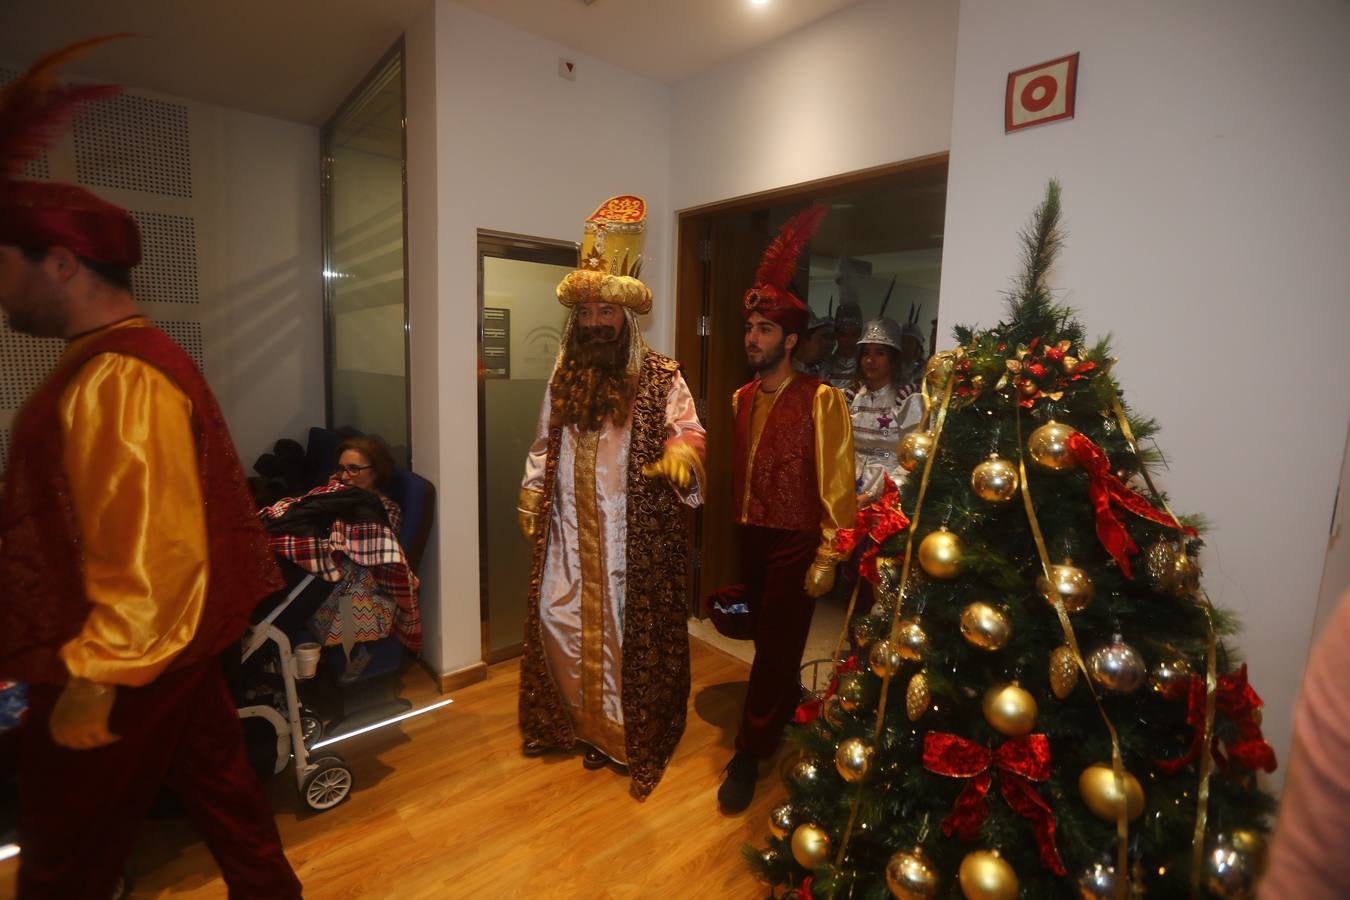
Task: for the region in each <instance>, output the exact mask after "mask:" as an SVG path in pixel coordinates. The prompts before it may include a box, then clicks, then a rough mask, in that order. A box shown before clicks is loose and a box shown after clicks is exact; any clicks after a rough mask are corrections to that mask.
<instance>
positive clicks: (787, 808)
mask: <svg viewBox="0 0 1350 900" xmlns="http://www.w3.org/2000/svg"><path fill="white" fill-rule="evenodd" d="M796 828H797V807H795V806H793V805H792V804H791V803H782V804H780V805H778V806H775V807H774V808H773V809H772V810H770V811H769V833H770V834H772V835H773V836H774V837H776V838H778V839H779V840H780V841H782V840H787V837H788V835H790V834H792V832H793V831H794V830H795V829H796Z"/></svg>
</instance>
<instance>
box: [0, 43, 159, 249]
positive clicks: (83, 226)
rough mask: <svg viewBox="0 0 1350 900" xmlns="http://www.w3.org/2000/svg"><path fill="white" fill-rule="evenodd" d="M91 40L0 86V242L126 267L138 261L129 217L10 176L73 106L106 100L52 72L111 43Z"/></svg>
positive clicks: (66, 190) (69, 188)
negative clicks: (50, 249)
mask: <svg viewBox="0 0 1350 900" xmlns="http://www.w3.org/2000/svg"><path fill="white" fill-rule="evenodd" d="M111 39H112V37H101V38H94V39H92V40H88V41H81V42H80V43H78V44H72V45H71V46H69V47H66V48H64V49H62V50H58V51H56V52H55V53H50V54H48V55H47V56H44V57H42V58H41V59H39V60H38V61H37V62H35V63H33V65H32V66H30V67H29V69H28V71H27V72H25V73H24V74H23V75H21V76H20V77H19V78H18V80H16V81H14V82H12V83H10V84H9V85H7V86H6V87H4V88H2V89H0V244H12V245H14V246H17V247H31V248H33V249H38V250H42V249H46V248H47V247H53V246H60V247H65V248H67V249H69V250H70V251H71V252H72V253H76V254H78V255H80V256H82V257H84V258H85V259H89V260H93V261H94V262H100V263H107V264H109V265H115V266H126V267H128V268H130V267H131V266H134V265H136V264H137V263H139V262H140V261H141V234H140V229H139V228H138V227H137V226H136V220H135V219H133V218H132V217H131V215H130V214H129V213H128V212H127V211H126V210H124V209H122V208H121V207H119V206H116V205H114V204H112V203H109V202H108V201H106V200H103V199H100V198H99V197H97V196H95V195H94V194H92V193H90V192H89V191H87V190H85V189H84V188H82V187H77V186H76V185H72V184H60V183H57V182H51V181H31V180H24V179H20V178H16V177H15V176H16V175H18V173H19V171H20V170H21V169H22V168H23V166H24V164H25V163H27V162H29V161H30V160H33V159H36V158H37V157H39V156H41V155H42V153H43V151H44V150H45V149H46V148H47V145H48V144H49V143H50V142H51V140H52V138H53V137H55V135H56V133H57V131H58V130H59V129H60V128H61V127H62V126H64V125H65V123H66V121H67V120H68V119H69V118H70V116H71V115H72V114H73V113H74V111H75V108H76V107H77V106H78V105H79V104H81V103H84V102H86V101H89V100H99V99H104V98H107V97H112V96H114V95H115V94H117V93H118V92H119V91H120V90H121V89H120V88H118V87H115V86H109V85H63V84H60V83H59V82H57V80H56V73H57V70H58V69H60V67H61V66H62V65H63V64H65V63H66V62H68V61H70V59H72V58H73V57H75V56H77V55H79V54H80V53H82V52H84V51H85V50H87V49H89V48H90V47H93V46H96V45H98V44H101V43H103V42H105V41H108V40H111Z"/></svg>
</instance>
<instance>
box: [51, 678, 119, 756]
mask: <svg viewBox="0 0 1350 900" xmlns="http://www.w3.org/2000/svg"><path fill="white" fill-rule="evenodd" d="M116 699H117V687H116V686H115V685H111V684H99V683H98V682H96V681H89V680H88V679H86V678H72V679H70V681H68V682H67V683H66V687H65V689H64V690H63V691H61V696H59V697H57V698H56V706H54V707H53V708H52V717H51V720H50V721H49V722H48V723H47V728H48V729H49V730H50V731H51V734H52V740H53V741H55V742H56V743H57V744H59V745H61V746H62V747H69V748H70V749H72V750H92V749H94V748H95V747H104V746H106V745H108V744H111V743H114V742H116V741H118V740H120V738H118V736H117V735H115V734H113V733H112V732H111V731H109V730H108V716H109V715H110V714H111V713H112V708H113V701H114V700H116Z"/></svg>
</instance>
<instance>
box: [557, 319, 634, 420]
mask: <svg viewBox="0 0 1350 900" xmlns="http://www.w3.org/2000/svg"><path fill="white" fill-rule="evenodd" d="M611 335H613V336H612V337H611ZM636 388H637V385H636V384H634V382H633V380H632V379H631V378H630V377H629V375H628V323H627V322H625V323H624V325H623V327H622V328H620V329H619V332H618V334H617V335H614V329H613V328H609V327H606V326H600V327H598V328H582V327H580V326H577V327H575V328H573V329H572V335H571V338H570V339H569V340H568V342H567V352H566V353H565V354H564V356H563V360H562V362H561V363H560V364H559V365H558V370H557V371H556V372H555V373H554V374H553V381H552V382H551V383H550V384H549V391H550V394H551V397H552V403H551V410H550V413H551V416H552V421H553V424H554V425H562V426H567V425H574V426H576V428H577V429H578V430H580V431H599V430H601V429H602V428H604V427H605V420H606V419H608V420H609V421H611V422H613V423H614V424H615V425H623V424H624V423H625V422H627V421H628V414H629V413H630V412H631V411H632V409H633V394H634V393H635V391H636Z"/></svg>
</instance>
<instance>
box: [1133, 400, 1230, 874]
mask: <svg viewBox="0 0 1350 900" xmlns="http://www.w3.org/2000/svg"><path fill="white" fill-rule="evenodd" d="M1111 412H1113V413H1114V414H1115V416H1116V422H1117V423H1118V424H1119V425H1120V433H1121V434H1123V435H1124V436H1125V441H1126V442H1127V443H1128V444H1129V445H1130V452H1132V453H1133V454H1134V456H1135V459H1138V460H1139V473H1140V474H1141V475H1143V476H1144V483H1145V484H1147V485H1148V489H1149V490H1150V491H1151V492H1152V493H1153V499H1154V501H1155V502H1156V503H1158V504H1160V505H1161V506H1162V508H1163V510H1165V511H1166V513H1167V514H1168V515H1169V516H1171V517H1172V521H1174V522H1176V523H1177V524H1178V525H1180V524H1181V520H1180V519H1178V518H1177V516H1176V513H1174V512H1172V508H1171V507H1170V506H1168V505H1167V499H1166V498H1165V497H1164V496H1163V494H1162V491H1160V490H1158V487H1157V485H1155V484H1154V483H1153V478H1152V477H1150V475H1149V473H1148V467H1147V466H1145V465H1144V462H1143V458H1142V457H1141V456H1140V455H1139V441H1138V440H1137V439H1136V438H1135V436H1134V430H1133V429H1132V428H1130V421H1129V419H1128V418H1126V416H1125V409H1124V407H1122V406H1121V405H1120V399H1119V398H1118V397H1117V396H1115V394H1114V393H1113V394H1112V396H1111ZM1182 552H1183V553H1184V552H1185V547H1184V546H1183V547H1182ZM1193 599H1195V600H1197V601H1198V602H1199V605H1200V609H1201V611H1202V612H1204V614H1205V630H1206V632H1207V634H1206V640H1205V728H1204V732H1203V733H1202V734H1201V735H1200V747H1201V751H1200V785H1199V787H1197V788H1196V792H1195V797H1196V799H1195V804H1196V809H1195V832H1194V834H1193V836H1192V837H1191V896H1192V897H1199V896H1200V871H1201V867H1202V866H1203V865H1204V858H1205V829H1206V827H1207V824H1208V821H1209V779H1210V775H1211V774H1213V771H1214V755H1213V753H1211V752H1210V747H1209V744H1210V735H1211V734H1213V733H1214V698H1215V695H1216V694H1217V692H1218V687H1219V677H1218V673H1217V671H1216V667H1217V665H1218V661H1217V658H1216V657H1217V655H1218V654H1217V645H1218V635H1217V634H1216V633H1215V631H1214V615H1213V613H1214V604H1213V603H1211V602H1210V600H1209V595H1208V594H1206V593H1205V592H1204V589H1203V588H1201V589H1200V594H1199V596H1198V597H1195V598H1193Z"/></svg>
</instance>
